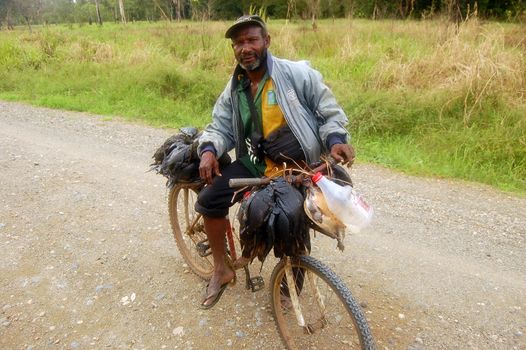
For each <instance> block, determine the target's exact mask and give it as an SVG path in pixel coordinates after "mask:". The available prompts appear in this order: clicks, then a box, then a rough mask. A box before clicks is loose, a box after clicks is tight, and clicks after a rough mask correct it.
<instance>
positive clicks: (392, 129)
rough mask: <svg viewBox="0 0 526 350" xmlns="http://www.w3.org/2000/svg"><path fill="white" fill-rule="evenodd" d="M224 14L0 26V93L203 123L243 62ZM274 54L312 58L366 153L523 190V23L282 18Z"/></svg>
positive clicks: (163, 121) (423, 170) (274, 30)
mask: <svg viewBox="0 0 526 350" xmlns="http://www.w3.org/2000/svg"><path fill="white" fill-rule="evenodd" d="M226 27H227V23H223V22H207V23H193V22H182V23H156V24H147V23H134V24H130V25H127V26H120V25H113V24H105V25H104V26H103V27H102V28H101V27H95V26H83V27H75V26H58V27H43V28H38V29H36V30H34V32H33V33H28V32H26V31H24V30H16V31H14V32H0V98H2V99H10V100H22V101H27V102H30V103H33V104H37V105H44V106H49V107H54V108H66V109H72V110H83V111H90V112H95V113H101V114H108V115H119V116H124V117H126V118H129V119H132V120H140V121H144V122H146V123H150V124H153V125H156V126H169V127H178V126H182V125H187V124H193V125H197V126H204V125H205V124H206V123H207V122H208V121H209V120H210V111H211V109H212V106H213V103H214V102H215V99H216V98H217V96H218V95H219V94H220V92H221V91H222V89H223V88H224V85H225V83H226V81H227V80H228V78H229V75H230V73H231V71H232V68H233V66H234V64H235V62H234V59H233V55H232V52H231V49H230V45H229V42H228V41H227V40H225V39H223V33H224V31H225V29H226ZM269 30H270V33H271V35H272V44H271V50H272V52H273V53H274V54H275V55H276V56H280V57H286V58H290V59H307V60H310V61H311V63H312V65H313V66H314V67H316V68H317V69H319V70H320V71H321V72H322V73H323V74H324V77H325V79H326V82H327V83H328V84H329V85H330V86H331V87H332V89H333V91H334V92H335V94H336V96H337V98H338V100H339V102H340V103H341V104H342V106H343V107H344V109H345V111H346V112H347V113H348V115H349V116H350V121H351V124H350V127H349V129H350V131H351V133H352V134H353V138H354V141H353V143H354V144H355V147H356V148H357V152H358V157H359V159H361V160H367V161H374V162H378V163H381V164H384V165H387V166H390V167H393V168H397V169H401V170H404V171H408V172H411V173H415V174H426V175H439V176H447V177H456V178H462V179H467V180H470V181H479V182H483V183H488V184H491V185H494V186H497V187H499V188H501V189H506V190H513V191H519V192H525V191H526V96H525V94H526V57H525V56H526V39H525V38H526V29H525V28H524V27H520V26H518V25H511V24H498V23H482V22H479V21H477V20H471V21H469V22H466V23H464V24H462V25H461V26H460V27H458V28H457V27H454V26H450V25H448V23H447V22H441V21H423V22H413V21H405V22H400V21H376V22H372V21H365V20H336V21H332V20H326V21H321V22H320V23H319V25H318V30H317V31H313V30H312V28H311V27H310V23H285V22H284V21H271V22H270V23H269Z"/></svg>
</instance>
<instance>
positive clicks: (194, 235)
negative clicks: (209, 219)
mask: <svg viewBox="0 0 526 350" xmlns="http://www.w3.org/2000/svg"><path fill="white" fill-rule="evenodd" d="M196 200H197V190H196V189H195V184H179V185H176V186H174V187H173V188H172V189H171V190H170V194H169V199H168V211H169V214H170V224H171V226H172V233H173V235H174V238H175V242H176V243H177V248H178V249H179V251H180V252H181V255H182V256H183V258H184V260H185V261H186V262H187V264H188V266H189V267H190V269H191V270H192V271H193V272H194V273H195V274H197V275H198V276H200V277H202V278H204V279H210V278H211V277H212V273H213V271H214V265H213V259H212V255H211V250H210V248H209V246H208V241H207V236H206V233H205V230H204V224H203V218H202V217H201V215H200V214H198V213H196V212H195V209H194V204H195V202H196ZM205 253H206V254H209V255H207V256H203V254H205Z"/></svg>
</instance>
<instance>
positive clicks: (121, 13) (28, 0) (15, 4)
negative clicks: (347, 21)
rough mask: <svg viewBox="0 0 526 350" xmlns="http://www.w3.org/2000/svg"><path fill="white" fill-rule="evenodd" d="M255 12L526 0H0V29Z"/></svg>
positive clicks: (416, 10)
mask: <svg viewBox="0 0 526 350" xmlns="http://www.w3.org/2000/svg"><path fill="white" fill-rule="evenodd" d="M254 12H258V13H260V14H264V15H265V16H266V17H269V18H286V19H312V20H315V19H317V18H343V17H355V18H372V19H384V18H397V19H407V18H413V19H426V18H433V17H437V16H446V17H447V18H449V19H451V20H453V21H457V22H458V21H461V20H463V19H466V18H469V17H472V16H476V17H478V18H484V19H496V20H507V21H524V19H525V17H526V0H0V27H1V28H8V29H11V28H13V27H14V26H15V25H21V24H25V25H28V26H29V28H31V25H32V24H54V23H89V24H92V23H98V24H100V25H102V24H103V23H104V22H108V21H119V22H127V21H158V20H168V21H180V20H183V19H192V20H232V19H234V18H237V17H238V16H240V15H242V14H246V13H254Z"/></svg>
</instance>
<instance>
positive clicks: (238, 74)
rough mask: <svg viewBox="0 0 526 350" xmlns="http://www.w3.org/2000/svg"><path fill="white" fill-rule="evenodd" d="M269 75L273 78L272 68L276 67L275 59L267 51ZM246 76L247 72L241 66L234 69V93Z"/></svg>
mask: <svg viewBox="0 0 526 350" xmlns="http://www.w3.org/2000/svg"><path fill="white" fill-rule="evenodd" d="M266 64H267V74H268V76H269V77H271V76H272V68H273V67H274V58H273V56H272V54H271V53H270V50H267V60H266ZM244 75H246V71H245V70H244V69H243V68H241V66H240V65H239V64H237V65H236V68H235V69H234V74H233V75H232V91H235V90H236V89H237V87H238V85H239V83H240V82H241V80H242V79H243V76H244Z"/></svg>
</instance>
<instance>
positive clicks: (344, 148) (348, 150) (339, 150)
mask: <svg viewBox="0 0 526 350" xmlns="http://www.w3.org/2000/svg"><path fill="white" fill-rule="evenodd" d="M331 157H332V158H334V160H335V161H336V163H343V164H347V166H348V167H349V168H350V167H351V165H352V164H353V163H354V148H353V147H352V146H351V145H348V144H343V143H337V144H335V145H333V146H332V147H331Z"/></svg>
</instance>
